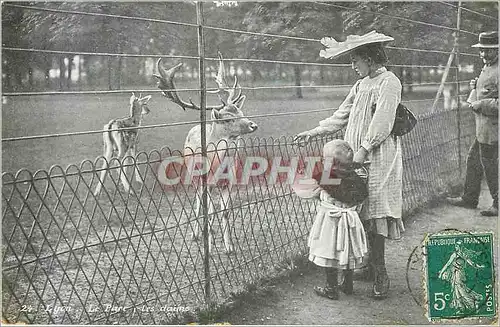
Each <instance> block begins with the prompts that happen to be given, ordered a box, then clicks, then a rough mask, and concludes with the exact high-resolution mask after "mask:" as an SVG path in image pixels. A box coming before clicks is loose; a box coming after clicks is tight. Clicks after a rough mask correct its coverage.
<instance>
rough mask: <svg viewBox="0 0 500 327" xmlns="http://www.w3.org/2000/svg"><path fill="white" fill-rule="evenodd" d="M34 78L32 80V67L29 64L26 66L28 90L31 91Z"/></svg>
mask: <svg viewBox="0 0 500 327" xmlns="http://www.w3.org/2000/svg"><path fill="white" fill-rule="evenodd" d="M34 84H35V83H34V80H33V68H32V67H31V66H29V67H28V87H29V90H30V91H32V90H33V89H34V86H35V85H34Z"/></svg>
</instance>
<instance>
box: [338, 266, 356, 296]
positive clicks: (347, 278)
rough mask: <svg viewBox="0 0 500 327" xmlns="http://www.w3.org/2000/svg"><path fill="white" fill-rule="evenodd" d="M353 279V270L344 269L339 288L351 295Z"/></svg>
mask: <svg viewBox="0 0 500 327" xmlns="http://www.w3.org/2000/svg"><path fill="white" fill-rule="evenodd" d="M353 279H354V272H353V271H352V270H345V271H344V274H343V280H342V283H341V284H340V290H341V291H342V292H344V294H347V295H351V294H352V293H353V292H354V286H353Z"/></svg>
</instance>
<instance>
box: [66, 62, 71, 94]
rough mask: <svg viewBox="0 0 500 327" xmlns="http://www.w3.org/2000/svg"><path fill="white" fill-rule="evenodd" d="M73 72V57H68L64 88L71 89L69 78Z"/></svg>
mask: <svg viewBox="0 0 500 327" xmlns="http://www.w3.org/2000/svg"><path fill="white" fill-rule="evenodd" d="M72 72H73V56H69V57H68V79H67V80H66V88H67V89H68V90H69V89H71V82H72V81H71V78H72Z"/></svg>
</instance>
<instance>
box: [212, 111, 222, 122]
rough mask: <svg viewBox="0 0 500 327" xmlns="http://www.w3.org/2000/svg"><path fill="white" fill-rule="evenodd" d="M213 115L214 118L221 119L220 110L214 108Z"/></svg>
mask: <svg viewBox="0 0 500 327" xmlns="http://www.w3.org/2000/svg"><path fill="white" fill-rule="evenodd" d="M211 117H212V120H217V119H220V117H221V114H220V112H219V111H218V110H216V109H212V113H211Z"/></svg>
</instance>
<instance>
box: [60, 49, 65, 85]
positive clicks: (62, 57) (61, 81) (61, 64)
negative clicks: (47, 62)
mask: <svg viewBox="0 0 500 327" xmlns="http://www.w3.org/2000/svg"><path fill="white" fill-rule="evenodd" d="M65 72H66V65H65V64H64V56H60V57H59V91H62V90H64V80H65V78H64V73H65Z"/></svg>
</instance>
